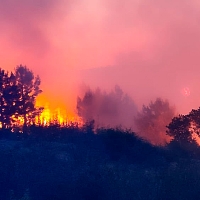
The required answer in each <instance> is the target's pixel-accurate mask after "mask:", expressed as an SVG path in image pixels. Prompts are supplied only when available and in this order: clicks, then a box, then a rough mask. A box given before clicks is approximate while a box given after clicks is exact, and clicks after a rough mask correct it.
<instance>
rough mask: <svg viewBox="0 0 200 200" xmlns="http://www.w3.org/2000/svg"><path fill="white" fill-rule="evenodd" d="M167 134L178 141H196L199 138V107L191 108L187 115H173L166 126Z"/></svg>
mask: <svg viewBox="0 0 200 200" xmlns="http://www.w3.org/2000/svg"><path fill="white" fill-rule="evenodd" d="M167 135H169V136H172V137H173V138H174V141H177V142H180V143H185V142H190V143H193V142H197V141H198V139H200V108H198V109H197V110H194V109H193V110H192V111H191V112H190V113H189V114H187V115H179V116H178V117H174V118H173V119H172V121H171V122H170V124H169V125H168V126H167Z"/></svg>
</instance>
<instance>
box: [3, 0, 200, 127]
mask: <svg viewBox="0 0 200 200" xmlns="http://www.w3.org/2000/svg"><path fill="white" fill-rule="evenodd" d="M0 5H1V6H0V28H1V30H2V31H1V32H0V43H1V51H0V67H2V68H3V69H8V70H12V69H13V68H14V67H16V66H17V65H19V64H23V65H26V66H27V67H29V68H30V69H31V70H33V71H34V73H36V74H38V75H39V76H40V77H41V81H42V85H41V88H42V90H43V91H44V98H43V100H44V99H45V100H46V99H47V101H49V102H50V103H52V104H62V105H63V104H66V105H67V107H68V109H70V110H71V112H75V110H76V97H77V95H80V94H79V93H78V91H79V89H78V88H79V85H80V84H81V83H82V82H84V83H85V84H86V85H89V86H90V88H91V91H95V88H97V87H99V88H101V91H104V90H105V91H106V94H107V96H109V95H108V94H109V92H108V91H110V90H111V89H112V88H113V87H114V86H115V85H116V84H117V85H120V87H121V89H122V91H123V93H127V94H129V97H130V98H132V99H134V103H135V104H136V105H137V107H138V108H139V109H140V108H142V105H143V104H145V105H148V103H149V102H150V100H152V99H155V98H157V97H161V98H163V99H166V98H167V99H169V101H170V102H171V103H172V105H176V108H177V111H178V112H179V113H182V114H185V113H188V112H189V111H190V110H191V109H193V108H197V107H199V100H200V99H199V87H198V85H199V84H200V79H199V77H198V74H199V73H200V68H199V65H200V56H199V52H200V37H199V35H200V26H199V20H200V12H199V11H200V4H199V1H197V0H168V1H166V0H125V1H124V0H123V1H122V0H118V1H114V0H82V1H78V0H76V1H72V0H35V1H33V0H18V1H13V0H6V1H5V0H0ZM184 88H188V91H189V92H188V94H190V95H188V96H185V95H184V94H183V93H182V91H183V90H184ZM102 93H103V92H102ZM95 95H96V93H95ZM58 101H59V102H58ZM53 107H57V106H53ZM62 107H63V106H62ZM122 115H123V114H122ZM105 117H106V116H105ZM102 123H104V122H102ZM123 123H125V119H124V118H123ZM113 124H115V122H113ZM127 124H129V125H130V123H129V122H127Z"/></svg>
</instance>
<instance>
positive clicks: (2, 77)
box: [0, 65, 42, 128]
mask: <svg viewBox="0 0 200 200" xmlns="http://www.w3.org/2000/svg"><path fill="white" fill-rule="evenodd" d="M40 83H41V81H40V78H39V76H34V74H33V72H32V71H31V70H30V69H28V68H27V67H26V66H23V65H19V66H17V67H16V68H15V70H14V72H10V73H9V72H6V71H5V70H3V69H0V124H1V126H2V128H8V127H11V126H13V125H14V124H15V123H16V122H17V121H19V119H20V120H21V121H22V123H23V126H24V127H26V126H27V125H28V124H31V123H33V121H34V118H35V116H36V115H38V114H40V112H41V111H42V108H41V107H40V108H37V107H36V105H35V103H36V97H37V96H38V94H40V93H41V92H42V91H41V89H40Z"/></svg>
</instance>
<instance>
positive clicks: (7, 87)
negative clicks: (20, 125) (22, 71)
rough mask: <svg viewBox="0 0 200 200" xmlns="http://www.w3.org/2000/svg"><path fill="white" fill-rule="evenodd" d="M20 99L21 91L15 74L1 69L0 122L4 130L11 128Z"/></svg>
mask: <svg viewBox="0 0 200 200" xmlns="http://www.w3.org/2000/svg"><path fill="white" fill-rule="evenodd" d="M18 99H19V90H18V86H17V83H16V80H15V76H14V74H13V73H10V74H9V73H8V72H5V71H4V70H2V69H0V122H1V126H2V128H8V127H10V126H11V124H12V121H13V118H12V116H13V115H14V114H15V112H16V102H17V100H18Z"/></svg>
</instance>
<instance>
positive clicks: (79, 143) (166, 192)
mask: <svg viewBox="0 0 200 200" xmlns="http://www.w3.org/2000/svg"><path fill="white" fill-rule="evenodd" d="M0 137H1V138H0V158H1V165H0V177H1V179H0V183H1V188H0V199H4V200H7V199H8V200H10V199H16V200H19V199H31V200H47V199H55V200H65V199H69V200H70V199H71V200H74V199H85V200H88V199H91V200H93V199H104V200H106V199H108V200H110V199H139V200H140V199H145V200H146V199H149V200H151V199H166V200H167V199H180V198H181V199H185V200H186V199H190V198H191V199H198V197H199V186H200V151H199V148H196V150H195V151H196V154H193V153H190V152H191V151H190V149H184V147H182V149H180V148H177V146H173V145H172V144H169V145H167V146H165V147H158V146H152V145H151V144H150V143H147V142H145V141H143V140H141V139H139V138H138V137H137V136H136V135H135V134H134V133H133V132H131V131H130V130H126V131H122V130H120V129H103V128H102V129H98V130H96V131H95V133H94V131H93V129H92V126H89V127H87V126H85V127H83V128H78V127H77V126H76V125H71V126H68V127H59V126H49V127H42V126H41V127H38V126H34V125H33V126H31V133H29V134H26V133H23V134H22V133H17V132H16V133H12V132H9V130H1V131H0Z"/></svg>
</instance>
